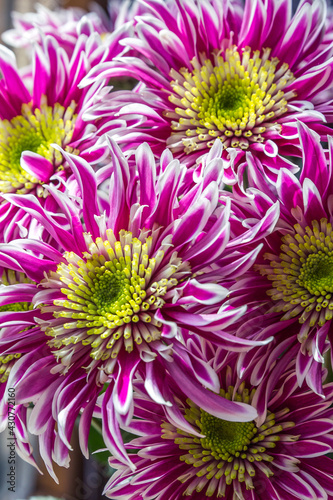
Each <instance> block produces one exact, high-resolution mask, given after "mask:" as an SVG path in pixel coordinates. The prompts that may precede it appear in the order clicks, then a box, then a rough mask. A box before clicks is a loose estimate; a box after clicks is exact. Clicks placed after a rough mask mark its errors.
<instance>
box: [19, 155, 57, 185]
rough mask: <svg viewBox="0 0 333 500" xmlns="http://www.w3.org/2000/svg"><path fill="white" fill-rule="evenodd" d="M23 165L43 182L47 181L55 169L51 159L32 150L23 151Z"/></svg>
mask: <svg viewBox="0 0 333 500" xmlns="http://www.w3.org/2000/svg"><path fill="white" fill-rule="evenodd" d="M21 167H22V168H23V169H24V170H25V171H26V172H28V173H29V174H31V175H33V176H34V177H36V179H38V180H40V181H42V182H47V181H48V180H49V179H50V177H51V175H52V174H53V170H54V168H53V165H52V163H51V162H50V161H49V160H47V159H46V158H44V157H43V156H41V155H39V154H37V153H33V152H32V151H24V152H23V153H22V155H21Z"/></svg>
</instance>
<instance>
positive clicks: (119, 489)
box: [104, 345, 333, 500]
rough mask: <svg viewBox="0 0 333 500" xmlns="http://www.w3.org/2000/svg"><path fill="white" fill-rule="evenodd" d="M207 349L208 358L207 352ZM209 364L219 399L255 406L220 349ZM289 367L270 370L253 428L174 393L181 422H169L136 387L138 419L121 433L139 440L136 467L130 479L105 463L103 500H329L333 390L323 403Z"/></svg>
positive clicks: (132, 446)
mask: <svg viewBox="0 0 333 500" xmlns="http://www.w3.org/2000/svg"><path fill="white" fill-rule="evenodd" d="M196 349H198V346H197V347H196ZM205 349H206V351H208V353H211V348H209V347H208V348H207V345H206V346H205ZM211 361H212V363H213V366H214V367H215V368H216V372H217V375H218V377H219V380H220V382H221V390H220V397H221V398H225V399H228V400H234V401H243V402H247V403H249V404H251V405H253V406H254V407H256V405H257V403H258V398H257V392H256V387H253V385H252V384H251V381H250V378H249V377H247V376H246V375H245V376H244V377H243V378H242V379H239V378H238V377H237V375H236V365H235V362H234V361H233V360H229V358H228V357H225V355H224V354H223V353H222V352H221V351H220V350H218V351H217V352H216V353H214V358H213V359H212V360H211ZM252 368H254V366H252ZM294 368H295V367H294V364H292V365H291V366H289V367H288V368H287V370H286V371H285V372H284V373H283V374H281V375H280V376H276V374H275V373H274V370H273V371H272V373H271V377H270V386H269V396H268V403H267V407H266V409H265V414H264V415H263V417H262V418H261V419H255V420H253V421H251V422H229V421H226V420H223V419H220V418H217V417H216V416H213V415H211V414H210V413H208V412H206V411H205V410H203V409H202V408H200V406H198V405H197V404H195V403H193V401H191V400H190V399H188V398H186V397H185V396H184V394H182V393H181V392H180V391H179V390H177V389H176V388H175V389H174V394H176V401H177V407H178V415H177V417H176V419H175V418H171V416H170V415H169V414H168V412H166V411H163V407H161V406H158V405H156V404H154V403H153V402H152V401H150V400H149V397H148V395H147V393H146V392H145V390H144V387H143V384H142V382H141V381H139V380H138V381H136V383H135V392H136V394H135V409H134V414H135V417H136V418H135V419H134V420H133V422H132V424H131V425H130V426H129V427H127V428H126V429H127V430H130V431H131V432H133V433H135V434H137V435H139V436H140V437H138V438H135V439H134V440H132V441H131V442H130V443H128V444H127V445H126V446H127V448H128V449H129V450H132V453H133V455H131V458H132V460H133V462H134V463H135V465H136V467H137V468H136V470H135V471H134V472H133V471H131V470H130V469H129V467H128V466H124V465H123V464H121V463H120V462H119V460H117V459H115V458H110V459H109V463H110V465H111V467H113V468H115V469H117V472H116V473H115V474H114V475H113V476H112V477H111V479H110V480H109V482H108V484H107V485H106V488H105V491H104V493H105V494H106V496H107V497H109V498H113V499H114V500H116V499H124V498H126V499H127V500H137V499H139V498H149V499H152V500H153V499H156V500H176V499H178V498H188V497H190V498H193V499H196V500H199V499H200V500H202V499H207V498H226V499H227V500H232V499H235V498H237V499H239V500H248V499H251V500H263V499H267V498H270V499H274V500H296V499H300V498H302V499H308V500H313V499H314V498H316V499H318V500H319V499H321V500H324V499H325V500H327V499H328V498H332V496H333V474H332V470H333V460H332V459H330V458H328V457H326V456H325V455H326V454H327V453H330V452H332V446H333V409H332V402H333V384H327V385H325V386H324V394H325V399H322V398H321V397H319V396H318V395H316V394H314V393H313V392H312V391H309V390H308V388H306V387H301V388H300V387H298V383H297V377H296V374H295V371H294ZM168 382H169V384H170V385H171V387H172V381H171V380H170V381H168ZM134 450H135V451H134Z"/></svg>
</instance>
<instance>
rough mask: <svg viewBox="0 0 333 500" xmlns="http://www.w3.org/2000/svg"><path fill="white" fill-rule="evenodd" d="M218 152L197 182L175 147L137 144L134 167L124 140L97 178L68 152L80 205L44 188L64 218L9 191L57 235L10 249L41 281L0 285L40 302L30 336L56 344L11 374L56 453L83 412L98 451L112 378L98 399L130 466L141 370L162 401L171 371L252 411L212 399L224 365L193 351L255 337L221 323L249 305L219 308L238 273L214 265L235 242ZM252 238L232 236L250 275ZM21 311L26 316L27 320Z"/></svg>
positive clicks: (230, 410) (109, 439)
mask: <svg viewBox="0 0 333 500" xmlns="http://www.w3.org/2000/svg"><path fill="white" fill-rule="evenodd" d="M221 149H222V146H221V144H219V143H218V142H217V143H216V146H215V147H214V148H212V150H211V152H210V153H209V155H207V157H206V158H205V159H204V162H203V164H202V165H200V166H199V168H198V169H197V171H196V172H195V181H192V182H190V179H187V181H186V183H185V182H184V177H185V175H186V174H187V169H186V167H185V166H184V165H180V164H179V162H178V160H173V159H172V155H171V153H170V152H169V151H166V152H165V153H164V154H163V156H162V158H161V162H160V164H159V165H158V166H156V165H155V161H154V158H153V155H152V153H151V151H150V150H149V148H148V147H147V145H143V146H141V147H140V148H139V149H138V151H137V154H136V162H134V161H133V160H131V161H130V162H127V161H126V160H125V158H124V157H123V156H122V155H121V153H120V150H119V148H118V147H117V146H116V145H114V146H113V147H112V149H111V157H112V167H109V166H107V167H104V168H103V169H101V170H99V171H98V173H97V174H94V172H93V170H92V168H91V167H90V166H89V165H88V163H87V162H85V160H83V159H82V158H80V157H78V156H75V155H70V154H65V157H66V159H67V161H68V162H69V164H70V166H71V168H72V170H73V173H74V175H75V177H76V180H77V182H78V185H79V187H80V191H81V193H82V205H78V204H77V203H76V202H75V200H72V199H71V198H70V197H69V196H67V194H66V193H61V192H60V191H56V190H55V189H53V188H52V186H48V187H47V188H45V189H47V190H48V191H49V192H50V196H52V197H53V199H54V200H55V202H56V203H58V205H59V206H60V207H61V211H62V218H61V219H59V218H58V215H57V214H56V215H54V214H52V213H49V212H47V210H45V208H44V209H43V208H42V206H41V204H40V202H39V201H38V200H37V198H35V197H33V196H31V195H29V196H27V195H25V196H24V195H18V194H10V195H7V196H6V199H8V200H9V201H10V202H11V203H12V204H13V205H14V206H17V207H19V208H20V209H22V210H23V209H24V210H25V211H26V212H27V213H28V214H30V215H33V216H34V217H35V218H36V219H37V220H38V222H39V223H40V224H42V225H43V227H45V228H46V231H47V232H48V233H49V234H50V235H51V237H52V238H53V239H54V241H55V242H56V243H57V245H56V247H57V248H56V249H55V248H53V247H51V246H50V245H48V244H46V243H45V242H41V241H36V240H25V239H21V240H15V241H13V242H12V243H11V244H5V245H1V246H0V263H1V265H7V266H8V263H10V262H11V261H12V262H13V263H14V264H15V266H16V267H15V269H16V268H17V269H21V271H22V272H24V273H25V274H26V276H27V277H28V278H29V279H31V280H33V281H34V283H35V284H33V285H32V284H26V285H25V284H21V285H20V287H16V293H13V295H12V296H11V299H10V300H8V299H7V298H6V290H5V287H3V288H2V289H1V288H0V297H1V295H2V294H4V296H5V298H4V303H11V302H18V301H20V302H21V301H24V302H25V301H27V302H31V303H33V304H34V306H35V307H39V312H40V316H39V317H38V319H37V320H36V325H35V328H34V330H33V331H34V334H35V335H37V336H38V334H39V336H38V341H39V342H40V343H41V345H47V347H48V350H47V353H46V355H45V359H44V358H43V359H38V358H37V360H36V359H35V358H34V356H33V355H30V354H27V355H26V356H22V357H21V358H20V359H18V360H17V362H16V363H15V367H14V368H13V369H12V371H11V373H10V381H9V383H10V384H11V386H12V387H15V389H16V398H17V401H18V403H20V404H24V403H29V402H33V403H35V404H36V407H37V408H38V411H37V410H36V411H34V414H33V416H32V422H31V423H30V427H29V428H30V430H31V431H32V432H34V433H37V434H41V433H42V432H44V434H45V433H46V434H45V435H44V438H43V439H44V448H46V449H47V456H48V457H50V456H51V455H52V452H54V454H55V455H56V451H54V450H53V448H52V447H53V441H54V436H53V433H54V430H53V429H54V425H55V423H56V424H57V429H58V434H57V436H59V439H61V440H62V442H63V443H65V444H66V445H67V446H68V447H69V441H70V435H71V432H72V429H73V425H74V422H75V418H76V416H77V414H78V413H79V411H80V410H81V409H83V410H84V411H83V414H82V417H81V431H80V433H81V445H82V448H83V450H84V452H85V453H87V451H86V448H87V438H88V434H89V426H90V420H91V416H92V412H93V409H94V405H95V403H96V400H97V397H98V396H99V395H100V393H101V390H102V388H103V385H104V384H107V386H106V391H105V392H104V393H102V394H101V395H100V400H101V405H102V416H103V436H104V440H105V443H106V445H107V446H108V447H109V448H110V450H111V451H112V452H113V453H114V454H115V456H117V457H118V458H119V459H120V460H122V461H124V462H126V463H127V462H128V459H127V457H126V452H125V450H124V449H123V446H122V442H121V436H120V434H119V430H118V428H117V426H118V424H117V419H118V420H123V421H127V420H130V419H131V416H132V412H133V401H132V379H133V377H134V375H135V373H140V374H141V376H142V378H143V379H144V380H145V386H146V388H147V391H148V392H149V394H150V395H151V397H152V398H153V399H154V400H155V401H156V402H157V403H158V404H164V405H170V401H166V400H165V399H164V398H163V396H162V389H163V386H164V375H163V374H164V373H165V371H166V370H169V371H170V373H172V376H173V377H174V378H176V379H177V380H178V381H179V383H180V384H182V386H183V389H184V391H185V393H186V394H187V395H188V397H190V398H191V400H192V401H194V402H196V403H198V404H199V405H200V406H202V407H204V408H206V409H207V411H208V410H209V411H210V412H211V413H212V414H214V415H217V416H219V417H221V416H223V418H226V419H230V420H235V419H238V420H240V421H247V420H251V419H252V418H254V417H253V411H254V410H253V408H251V407H250V406H246V405H243V404H238V403H237V404H236V403H233V402H229V401H227V400H221V399H220V398H219V397H218V396H217V395H216V394H215V393H216V392H218V391H219V382H218V380H217V378H216V375H215V373H214V371H213V370H212V368H211V367H210V366H209V365H208V364H207V363H205V362H202V361H201V360H200V359H199V358H198V357H196V356H195V355H191V354H190V353H188V352H187V350H186V348H185V346H184V336H186V335H188V334H189V333H190V334H191V335H194V336H195V335H198V336H199V337H200V338H207V339H209V340H211V341H212V342H214V343H217V344H220V345H223V346H224V347H225V348H227V349H230V350H232V351H236V352H241V351H243V350H246V351H247V350H248V349H249V348H251V347H253V346H254V345H256V343H253V342H252V341H248V340H246V339H240V338H237V337H235V336H233V335H228V334H226V335H225V334H224V331H223V330H224V328H225V327H226V326H228V325H229V324H230V323H231V322H233V321H235V320H237V319H238V318H239V317H240V316H241V315H242V314H244V311H245V308H239V309H234V308H230V307H229V306H228V304H227V303H226V304H224V305H223V307H221V304H222V301H224V299H225V298H226V296H227V294H228V290H227V289H226V288H224V287H223V286H221V284H222V283H223V281H224V278H225V273H226V274H228V272H230V269H226V270H224V269H223V267H219V266H218V265H216V264H214V266H212V264H213V263H214V262H215V261H216V259H217V260H218V259H219V257H220V256H221V255H222V254H223V252H224V249H225V246H226V244H227V242H228V240H229V222H228V218H229V209H228V206H229V204H228V202H227V203H226V206H222V205H220V203H219V195H218V192H219V185H220V179H221V175H222V169H221V161H222V160H221V159H220V158H219V157H220V154H221ZM111 172H112V176H111V179H110V193H109V204H108V207H105V210H103V211H102V212H101V211H100V209H99V207H98V198H97V188H96V185H97V184H98V183H99V182H102V181H104V180H105V179H107V178H109V176H110V173H111ZM157 172H159V175H158V176H157ZM104 201H105V200H104ZM277 217H278V212H277V211H276V210H275V209H274V210H270V211H269V212H268V213H267V216H266V217H265V218H264V219H263V220H262V221H260V224H259V225H258V227H257V228H255V229H254V235H255V234H256V233H258V236H257V237H258V238H260V236H264V235H265V234H266V233H267V232H270V231H271V230H272V228H273V227H274V225H275V223H276V220H277ZM58 220H59V221H60V222H58ZM251 236H252V233H251ZM253 239H255V236H254V237H253ZM244 241H245V243H244ZM246 243H247V241H246V238H244V237H243V235H242V237H240V238H239V240H238V239H237V237H235V239H234V244H235V245H236V246H237V247H238V249H239V254H238V256H237V257H235V258H233V264H234V266H235V268H236V269H237V268H242V269H244V270H245V269H246V268H247V267H248V266H250V265H251V263H252V260H253V252H248V253H247V252H246V251H245V252H242V251H241V250H242V247H243V244H245V245H246ZM31 295H33V296H31ZM27 296H28V297H29V300H26V297H27ZM21 316H22V313H21V312H20V311H17V312H16V313H15V318H16V321H17V322H20V318H21ZM3 321H6V317H4V318H3ZM43 339H44V340H43ZM21 342H23V343H24V342H29V338H28V337H27V336H26V335H25V338H24V339H22V338H21V337H20V336H19V335H18V336H16V337H15V338H12V337H11V345H10V349H9V348H8V345H7V349H6V354H10V353H14V352H20V351H18V344H20V343H21ZM265 342H266V340H265ZM259 345H261V342H260V343H259ZM0 348H1V342H0ZM50 353H51V357H50V355H49V354H50ZM31 356H32V357H31ZM35 367H38V370H36V369H35ZM208 389H210V390H208ZM217 401H218V402H219V405H217V404H216V403H217ZM36 407H35V408H36ZM52 439H53V441H52ZM59 460H60V461H63V460H64V457H60V459H59Z"/></svg>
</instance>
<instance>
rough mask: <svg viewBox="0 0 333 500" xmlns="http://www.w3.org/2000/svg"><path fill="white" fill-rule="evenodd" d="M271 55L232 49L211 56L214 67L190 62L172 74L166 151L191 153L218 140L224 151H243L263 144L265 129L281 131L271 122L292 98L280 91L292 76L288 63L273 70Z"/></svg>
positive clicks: (273, 60)
mask: <svg viewBox="0 0 333 500" xmlns="http://www.w3.org/2000/svg"><path fill="white" fill-rule="evenodd" d="M270 51H271V49H265V50H263V53H262V54H261V53H260V51H254V52H253V53H252V51H251V49H250V48H248V47H247V48H245V49H243V50H242V51H241V52H240V51H238V50H237V48H236V47H232V48H229V49H227V50H226V51H225V52H224V53H223V56H222V55H219V54H213V58H214V64H213V63H212V61H210V60H206V61H204V63H203V64H201V63H200V62H199V61H198V60H197V59H196V58H194V59H193V60H192V61H191V64H192V66H193V72H189V71H188V69H186V68H185V69H181V70H180V72H179V73H177V72H176V71H174V70H172V71H171V73H170V75H171V77H172V78H173V79H174V80H173V81H172V82H171V86H172V88H173V91H174V93H172V94H171V95H170V96H169V100H170V101H171V102H172V104H174V105H175V110H174V111H171V112H169V111H168V112H166V113H165V115H166V116H167V117H168V118H171V120H172V121H171V128H172V130H173V134H172V135H171V137H170V139H169V141H168V145H169V147H171V149H174V150H175V151H179V150H181V149H184V151H185V153H190V152H192V151H196V150H200V149H203V148H207V147H208V148H209V147H211V146H212V145H213V143H214V139H215V138H216V137H219V138H220V140H221V141H222V143H223V146H224V147H225V148H227V147H235V148H238V147H240V148H242V149H247V148H248V147H249V145H250V143H251V142H263V141H264V140H265V135H262V134H265V132H266V131H270V132H271V131H273V130H275V131H276V132H280V130H281V126H280V125H278V124H277V123H276V119H277V118H278V117H279V116H281V115H283V114H284V113H286V111H287V102H288V100H289V99H291V98H293V97H294V96H295V93H294V92H287V93H285V92H284V91H283V89H285V87H287V86H288V85H290V83H291V82H292V81H293V80H294V77H293V75H292V73H291V72H290V70H289V69H288V65H287V64H282V65H280V66H279V68H278V65H279V60H278V59H277V58H273V59H271V60H270V59H269V55H270Z"/></svg>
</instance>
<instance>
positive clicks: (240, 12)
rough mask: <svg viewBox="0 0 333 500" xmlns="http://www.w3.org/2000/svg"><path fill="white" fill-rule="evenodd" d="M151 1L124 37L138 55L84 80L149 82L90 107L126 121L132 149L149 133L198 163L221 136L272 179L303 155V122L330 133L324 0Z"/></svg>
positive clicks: (154, 141)
mask: <svg viewBox="0 0 333 500" xmlns="http://www.w3.org/2000/svg"><path fill="white" fill-rule="evenodd" d="M145 5H147V7H148V8H149V10H150V16H145V15H143V16H141V17H138V18H136V21H135V23H134V28H135V30H136V36H135V37H128V38H126V39H125V40H123V41H122V44H124V45H125V46H126V47H128V48H131V49H134V50H136V51H137V52H138V54H139V55H137V56H136V57H128V56H127V55H124V56H122V57H119V58H118V59H117V60H114V61H112V62H111V63H105V64H101V65H99V66H97V67H95V68H93V69H92V71H91V73H90V74H89V75H88V77H87V78H86V79H85V81H86V82H87V83H88V82H91V81H93V80H96V79H98V78H105V77H107V76H122V75H130V76H132V77H134V78H137V79H138V80H139V81H141V82H143V83H144V85H141V86H140V88H139V89H137V90H136V91H134V92H132V93H128V94H127V95H126V96H124V95H123V94H117V93H115V94H112V95H110V97H109V99H106V98H105V96H103V100H102V101H101V103H100V104H96V106H94V108H93V110H92V111H90V113H93V114H94V115H95V116H96V117H98V116H104V114H105V113H106V109H108V110H109V112H110V113H111V114H112V115H114V116H118V117H119V116H121V117H123V118H125V119H127V121H128V127H129V128H127V129H124V130H123V131H122V132H121V133H120V135H119V140H120V141H121V143H122V144H123V145H124V147H126V148H130V147H132V144H133V141H134V142H136V141H140V140H142V138H144V140H147V141H148V142H149V144H150V145H151V146H152V148H153V149H154V150H155V151H160V150H161V148H164V147H165V145H167V146H168V147H169V148H170V149H171V151H173V152H174V153H175V154H176V155H177V156H178V157H181V158H182V159H183V161H185V162H186V163H188V164H189V165H191V164H192V165H193V163H194V162H195V160H196V158H198V156H200V155H201V154H202V153H204V152H206V151H207V150H208V149H209V148H210V147H212V145H213V143H214V140H215V139H216V138H219V140H220V141H221V143H222V144H223V148H224V149H228V151H229V153H231V151H233V154H234V153H236V154H237V156H238V157H240V158H241V157H242V156H243V152H244V151H252V153H253V154H255V155H258V156H259V157H261V158H263V159H264V160H265V162H266V163H267V164H268V172H270V176H274V175H273V172H272V171H271V170H272V167H274V166H275V167H276V168H277V167H278V165H279V160H278V157H277V155H278V154H285V155H288V156H290V155H298V156H299V155H300V147H299V141H298V137H297V128H296V123H297V121H298V120H299V121H302V122H306V123H309V124H311V127H313V128H314V129H317V130H318V132H320V133H322V131H324V130H326V129H325V127H324V126H323V122H325V120H326V118H325V117H327V118H328V117H330V115H331V113H332V111H331V104H330V97H329V92H328V93H327V88H329V86H330V82H331V81H332V78H333V76H332V61H331V59H330V56H331V54H332V49H333V47H332V41H331V36H330V31H329V28H327V33H326V31H325V29H326V28H325V12H326V8H325V5H324V3H323V2H322V1H315V2H313V3H308V2H304V3H301V4H300V5H299V7H298V9H297V11H296V13H295V15H294V16H293V17H291V16H290V11H291V0H284V1H283V2H282V3H278V2H275V1H273V0H272V1H269V2H263V1H261V0H256V1H255V2H252V1H250V0H249V1H246V2H245V6H244V7H243V6H242V5H241V4H240V3H238V2H232V3H231V2H228V1H225V2H222V4H221V2H216V1H215V0H207V1H205V2H197V1H195V0H191V1H189V2H186V3H179V2H176V1H173V0H170V1H168V2H167V5H165V3H164V2H161V1H152V2H150V1H149V0H148V1H147V2H145ZM175 20H177V21H175ZM295 33H296V34H297V35H295ZM140 55H141V56H140ZM125 101H127V102H125ZM135 118H137V120H135ZM327 130H328V129H327ZM275 178H276V173H275Z"/></svg>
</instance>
